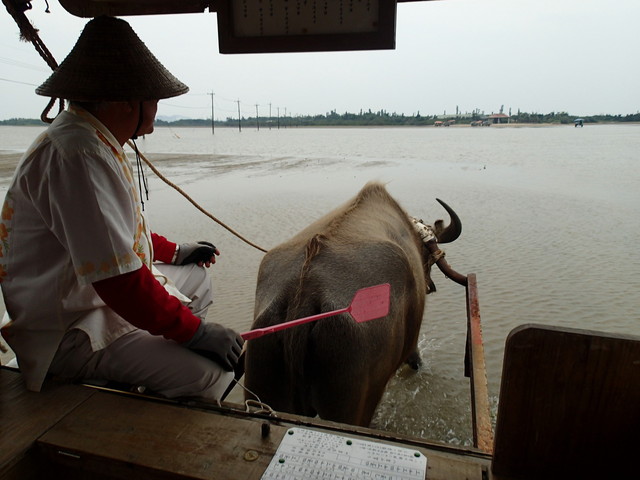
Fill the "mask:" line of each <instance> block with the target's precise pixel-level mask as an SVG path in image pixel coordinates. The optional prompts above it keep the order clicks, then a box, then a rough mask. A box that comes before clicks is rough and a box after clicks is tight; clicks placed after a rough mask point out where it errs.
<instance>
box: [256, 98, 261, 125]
mask: <svg viewBox="0 0 640 480" xmlns="http://www.w3.org/2000/svg"><path fill="white" fill-rule="evenodd" d="M256 128H257V129H258V131H260V115H259V114H258V104H257V103H256Z"/></svg>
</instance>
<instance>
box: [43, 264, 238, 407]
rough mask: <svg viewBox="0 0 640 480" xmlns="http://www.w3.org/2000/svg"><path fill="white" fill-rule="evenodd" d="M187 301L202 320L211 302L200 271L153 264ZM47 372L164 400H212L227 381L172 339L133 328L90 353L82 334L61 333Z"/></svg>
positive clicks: (207, 282)
mask: <svg viewBox="0 0 640 480" xmlns="http://www.w3.org/2000/svg"><path fill="white" fill-rule="evenodd" d="M156 266H157V267H159V269H160V270H161V271H162V273H163V274H164V275H166V276H167V277H169V278H171V280H172V281H173V282H174V284H175V285H176V286H177V287H178V289H179V290H180V291H181V292H183V293H184V294H185V295H187V296H188V297H190V298H192V299H193V302H192V303H191V304H190V305H188V306H189V308H190V309H192V311H193V313H194V315H196V316H198V317H200V318H201V319H202V320H203V321H204V318H205V316H206V312H207V309H208V307H209V305H211V302H212V296H211V281H210V279H209V276H208V275H207V273H206V270H205V269H204V268H201V267H197V266H195V265H193V266H185V267H176V266H173V265H156ZM49 372H50V373H53V374H55V375H58V376H60V377H63V378H68V379H73V380H111V381H116V382H122V383H126V384H131V385H134V386H144V387H146V388H148V389H150V390H151V391H153V392H155V393H159V394H161V395H164V396H166V397H168V398H177V397H192V398H199V399H204V400H212V401H218V400H219V399H220V397H221V396H222V394H223V393H224V391H225V390H226V388H227V386H228V385H229V383H230V382H231V381H232V379H233V372H225V371H224V370H223V369H222V368H221V367H220V366H219V365H218V364H217V363H215V362H213V361H211V360H208V359H207V358H205V357H202V356H200V355H198V354H197V353H194V352H192V351H191V350H189V349H187V348H184V347H182V346H181V345H179V344H177V343H176V342H174V341H173V340H167V339H165V338H163V337H159V336H154V335H151V334H150V333H149V332H147V331H145V330H139V329H136V330H134V331H132V332H130V333H127V334H126V335H123V336H122V337H120V338H119V339H117V340H115V341H114V342H112V343H111V344H110V345H108V346H107V347H105V348H103V349H101V350H98V351H95V352H94V351H92V349H91V342H90V341H89V337H88V336H87V334H86V333H85V332H83V331H82V330H79V329H72V330H70V331H68V332H67V333H66V335H65V336H64V338H63V340H62V342H61V344H60V346H59V347H58V351H57V352H56V355H55V357H54V359H53V362H52V363H51V366H50V368H49Z"/></svg>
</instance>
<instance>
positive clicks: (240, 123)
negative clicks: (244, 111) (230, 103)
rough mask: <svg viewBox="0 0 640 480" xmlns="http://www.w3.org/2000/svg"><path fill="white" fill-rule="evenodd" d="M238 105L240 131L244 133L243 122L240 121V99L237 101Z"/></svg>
mask: <svg viewBox="0 0 640 480" xmlns="http://www.w3.org/2000/svg"><path fill="white" fill-rule="evenodd" d="M236 102H237V103H238V131H239V132H241V131H242V121H241V120H240V99H238V100H236Z"/></svg>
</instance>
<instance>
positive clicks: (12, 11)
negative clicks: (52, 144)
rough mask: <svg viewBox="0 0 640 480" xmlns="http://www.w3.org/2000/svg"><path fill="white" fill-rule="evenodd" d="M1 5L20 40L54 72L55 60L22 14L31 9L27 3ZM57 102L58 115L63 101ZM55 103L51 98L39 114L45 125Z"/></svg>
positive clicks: (4, 0)
mask: <svg viewBox="0 0 640 480" xmlns="http://www.w3.org/2000/svg"><path fill="white" fill-rule="evenodd" d="M2 3H4V6H5V7H6V8H7V12H9V15H11V16H12V17H13V19H14V20H15V22H16V24H17V25H18V28H19V29H20V39H21V40H23V41H25V42H31V43H32V44H33V46H34V48H35V49H36V52H38V54H39V55H40V56H41V57H42V59H43V60H44V61H45V63H46V64H47V65H49V68H51V70H55V69H56V68H58V62H56V59H55V58H54V57H53V55H52V54H51V52H50V51H49V49H48V48H47V46H46V45H45V44H44V42H43V41H42V39H41V38H40V35H38V30H37V29H36V28H34V26H33V25H32V24H31V22H30V21H29V19H28V18H27V16H26V15H25V14H24V11H25V9H29V8H31V5H29V4H28V3H27V4H25V5H28V6H25V7H24V8H21V7H18V6H17V2H15V1H13V0H2ZM58 100H59V102H60V105H59V108H58V113H60V112H62V111H63V110H64V100H63V99H61V98H60V99H58ZM55 102H56V99H55V98H52V99H51V100H50V101H49V103H48V104H47V106H46V107H45V109H44V110H43V112H42V113H41V114H40V120H42V121H43V122H45V123H51V122H53V118H49V117H48V116H47V115H48V113H49V112H50V111H51V109H52V108H53V104H54V103H55Z"/></svg>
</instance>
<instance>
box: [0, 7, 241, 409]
mask: <svg viewBox="0 0 640 480" xmlns="http://www.w3.org/2000/svg"><path fill="white" fill-rule="evenodd" d="M187 90H188V87H187V86H186V85H184V84H183V83H182V82H180V81H179V80H178V79H177V78H175V77H174V76H173V75H172V74H171V73H169V72H168V71H167V70H166V69H165V68H164V67H163V66H162V65H161V64H160V62H159V61H158V60H157V59H156V58H155V57H154V56H153V55H152V54H151V52H150V51H149V50H148V49H147V48H146V46H145V45H144V43H142V41H141V40H140V39H139V38H138V37H137V35H136V34H135V33H134V31H133V30H132V29H131V27H130V26H129V24H128V23H127V22H125V21H124V20H120V19H116V18H113V17H99V18H95V19H93V20H91V21H89V22H88V23H87V25H86V27H85V28H84V30H83V32H82V34H81V35H80V38H79V39H78V41H77V43H76V45H75V46H74V47H73V49H72V51H71V53H70V54H69V55H68V56H67V58H66V59H65V60H64V61H63V62H62V64H61V65H60V66H59V67H58V68H57V69H56V71H55V72H54V73H53V74H52V75H51V77H50V78H49V79H47V80H46V81H45V82H44V83H43V84H42V85H41V86H40V87H38V89H37V90H36V92H37V93H38V94H40V95H44V96H49V97H54V98H63V99H67V100H69V101H70V106H69V108H68V109H67V110H66V111H64V112H62V113H61V114H60V115H58V117H57V118H56V119H55V120H54V122H53V123H52V124H51V126H50V127H49V128H48V129H47V130H46V131H45V132H44V133H43V134H42V135H40V136H39V137H38V138H37V139H36V141H35V142H34V143H33V145H31V147H30V148H29V149H28V151H27V152H26V153H25V155H24V157H23V158H22V159H21V161H20V164H19V165H18V168H17V170H16V173H15V175H14V178H13V180H12V183H11V186H10V187H9V190H8V193H7V196H6V200H5V203H4V206H3V208H2V223H1V224H0V240H2V242H1V245H0V280H1V281H2V291H3V294H4V298H5V303H6V308H7V313H8V314H9V316H10V318H11V321H10V323H9V324H8V325H6V326H5V327H4V328H3V329H2V334H3V337H4V338H5V340H6V341H7V343H8V344H9V345H10V346H11V348H12V349H13V351H14V352H15V354H16V356H17V360H18V364H19V366H20V369H21V371H22V372H23V374H24V379H25V381H26V384H27V388H29V389H30V390H35V391H38V390H40V389H41V387H42V385H43V382H44V381H45V377H46V375H47V373H51V374H54V375H56V376H58V377H61V378H67V379H72V380H87V379H91V380H111V381H116V382H124V383H127V384H132V385H144V386H146V387H147V388H149V389H150V390H152V391H154V392H156V393H158V394H161V395H165V396H167V397H170V398H174V397H195V398H201V399H208V400H219V399H220V396H221V395H222V393H223V392H224V391H225V390H226V387H227V386H228V385H229V383H230V382H231V380H232V379H233V369H234V367H235V366H236V364H237V362H238V357H239V355H240V352H241V350H242V343H243V341H242V338H241V337H240V336H239V335H238V334H237V333H236V332H235V331H233V330H231V329H229V328H226V327H224V326H222V325H219V324H216V323H207V322H205V321H204V319H205V316H206V312H207V309H208V307H209V305H210V304H211V302H212V295H211V282H210V280H209V277H208V275H207V273H206V270H205V269H204V268H203V266H206V267H209V266H210V265H211V264H212V263H215V255H219V253H220V252H219V251H218V250H217V249H216V248H215V247H214V246H213V245H211V244H209V243H207V242H201V243H196V244H182V245H179V246H178V245H176V244H175V243H172V242H170V241H168V240H167V239H166V238H164V237H162V236H160V235H156V234H154V233H151V232H150V231H149V228H148V226H147V223H146V221H145V217H144V214H143V208H142V206H143V205H142V202H141V199H140V192H139V191H138V189H137V188H136V182H135V181H134V174H133V169H132V166H131V164H130V162H129V160H128V159H127V157H126V155H125V153H124V151H123V149H122V146H123V145H124V143H125V142H127V140H129V139H131V138H135V137H136V136H139V135H145V134H149V133H151V132H152V131H153V121H154V117H155V114H156V109H157V103H158V100H159V99H163V98H169V97H173V96H176V95H181V94H183V93H185V92H187ZM158 262H163V263H158Z"/></svg>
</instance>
